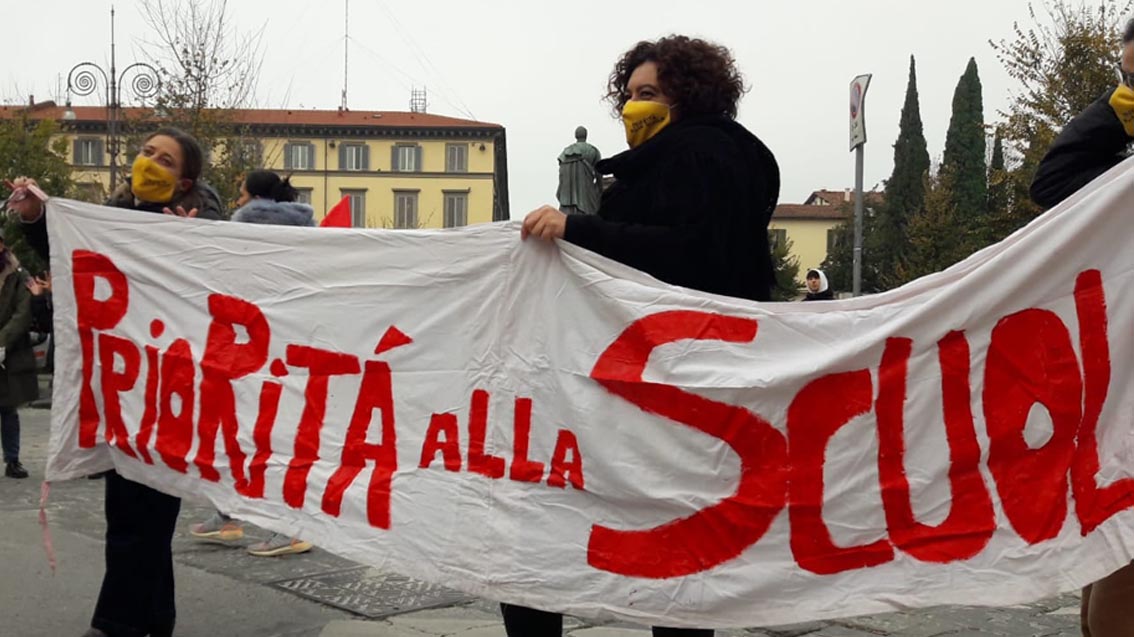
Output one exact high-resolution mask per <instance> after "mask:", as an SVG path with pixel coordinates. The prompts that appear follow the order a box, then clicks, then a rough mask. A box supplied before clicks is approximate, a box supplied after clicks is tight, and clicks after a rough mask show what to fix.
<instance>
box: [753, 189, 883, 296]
mask: <svg viewBox="0 0 1134 637" xmlns="http://www.w3.org/2000/svg"><path fill="white" fill-rule="evenodd" d="M865 201H866V204H867V206H868V207H870V206H874V205H877V203H878V202H880V201H881V193H877V192H869V193H866V197H865ZM853 215H854V195H853V194H852V193H851V192H850V191H837V190H817V191H815V192H813V193H811V196H810V197H808V198H807V201H806V202H804V203H802V204H780V205H778V206H776V210H775V212H774V213H773V214H772V221H771V223H769V224H768V229H769V230H770V231H771V233H772V240H773V241H774V242H783V241H789V240H790V241H791V244H792V245H791V255H792V256H794V257H796V258H797V259H799V269H800V277H801V278H802V276H803V273H804V272H806V271H807V270H810V269H812V268H818V267H820V266H821V265H822V263H823V261H824V260H826V259H827V254H828V253H830V251H831V250H832V249H833V248H834V247H835V242H836V241H838V240H839V232H838V227H839V226H840V225H841V224H842V223H843V222H844V221H847V220H849V219H851V218H853Z"/></svg>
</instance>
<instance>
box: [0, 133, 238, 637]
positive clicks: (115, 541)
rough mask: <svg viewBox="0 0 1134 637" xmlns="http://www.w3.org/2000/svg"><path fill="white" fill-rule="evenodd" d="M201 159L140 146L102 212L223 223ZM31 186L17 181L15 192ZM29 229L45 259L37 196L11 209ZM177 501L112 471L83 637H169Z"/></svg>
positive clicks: (148, 142)
mask: <svg viewBox="0 0 1134 637" xmlns="http://www.w3.org/2000/svg"><path fill="white" fill-rule="evenodd" d="M203 166H204V154H203V153H202V152H201V147H200V145H199V144H198V143H197V140H196V139H194V138H193V137H192V136H190V135H188V134H187V133H185V132H183V131H180V130H178V129H175V128H162V129H160V130H158V131H156V132H154V133H153V134H151V135H150V136H149V137H147V138H146V139H145V141H144V142H143V144H142V148H141V151H140V152H139V153H138V156H137V157H136V158H135V160H134V164H133V167H132V171H131V176H130V179H129V181H127V182H126V183H125V184H124V185H123V186H122V187H121V188H119V189H117V190H115V191H114V193H112V194H111V196H110V199H109V200H108V201H107V205H110V206H115V207H118V208H124V209H129V210H138V211H145V212H155V213H159V214H160V213H165V214H169V215H176V216H180V217H199V218H204V219H221V206H220V200H219V198H218V197H217V196H216V193H215V192H214V191H213V190H212V189H211V188H208V187H207V186H206V185H205V184H203V183H201V181H200V177H201V170H202V169H203ZM29 183H30V184H34V183H35V182H34V180H30V179H27V178H19V179H17V180H15V182H14V185H15V186H16V188H19V187H21V186H25V185H27V184H29ZM9 206H10V208H11V209H12V210H14V211H15V212H16V213H17V214H18V215H19V217H20V219H21V220H22V221H23V222H24V223H25V224H26V225H25V226H24V236H25V237H26V238H27V241H28V244H29V245H30V246H31V247H32V249H33V250H35V251H37V252H38V253H39V254H40V256H42V257H43V258H44V259H47V255H48V252H49V246H48V238H47V223H46V220H45V218H44V216H45V215H44V207H43V205H42V203H41V202H40V201H39V200H38V199H35V198H34V197H27V198H25V199H23V200H22V201H20V202H19V203H17V204H14V205H13V204H9ZM180 509H181V500H180V499H178V498H175V497H173V496H170V495H166V494H164V493H162V492H160V491H157V490H156V489H151V488H150V487H147V486H145V485H143V484H139V483H137V482H132V481H130V480H127V479H125V478H123V477H122V476H120V475H118V474H117V473H115V472H113V471H112V472H110V473H108V474H107V475H106V575H105V576H104V577H103V581H102V589H101V591H100V592H99V596H98V603H97V605H96V606H95V612H94V617H93V619H92V620H91V628H90V630H88V631H87V632H86V633H85V635H84V637H143V636H146V635H148V636H149V637H169V636H170V635H172V634H173V625H174V620H175V617H176V607H175V604H174V591H173V553H172V548H171V546H170V543H171V542H172V540H173V532H174V530H175V528H176V526H177V515H178V513H179V511H180Z"/></svg>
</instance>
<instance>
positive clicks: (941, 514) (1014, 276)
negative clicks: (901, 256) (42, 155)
mask: <svg viewBox="0 0 1134 637" xmlns="http://www.w3.org/2000/svg"><path fill="white" fill-rule="evenodd" d="M1132 200H1134V163H1130V162H1127V163H1125V164H1123V165H1122V166H1120V167H1119V168H1116V169H1115V170H1114V171H1112V172H1111V173H1109V174H1108V175H1106V176H1105V177H1103V178H1102V179H1100V180H1099V181H1098V182H1096V184H1095V185H1093V186H1091V187H1089V188H1088V189H1087V190H1086V191H1085V192H1084V193H1081V194H1080V195H1078V196H1076V197H1075V198H1074V199H1072V200H1071V201H1069V202H1067V203H1066V204H1065V205H1063V206H1061V207H1060V208H1057V209H1056V210H1054V211H1052V212H1050V213H1048V214H1047V215H1045V216H1043V217H1041V218H1039V219H1037V220H1036V221H1035V222H1034V223H1032V224H1031V225H1030V226H1028V227H1027V228H1026V229H1024V230H1022V231H1021V232H1019V233H1017V234H1015V235H1013V236H1012V237H1010V238H1009V239H1008V240H1006V241H1004V242H1003V243H1001V244H998V245H996V246H993V247H991V248H988V249H986V250H984V251H982V252H980V253H978V254H976V255H974V256H972V257H971V258H969V259H967V260H966V261H964V262H962V263H960V264H958V265H957V266H955V267H953V268H950V269H949V270H947V271H946V272H943V273H939V274H935V275H932V276H929V277H926V278H923V279H920V280H918V281H915V282H913V283H911V284H909V285H907V286H905V287H903V288H900V289H898V290H894V291H892V292H888V293H885V294H880V295H876V296H872V297H863V298H857V299H851V300H844V301H833V302H826V303H798V304H760V303H753V302H747V301H742V300H737V299H730V298H724V297H717V296H712V295H709V294H703V293H699V292H694V291H690V290H686V289H681V288H676V287H672V286H669V285H665V284H662V283H659V282H657V281H655V280H653V279H651V278H649V277H648V276H646V275H644V274H641V273H639V272H636V271H634V270H631V269H630V268H627V267H624V266H622V265H619V264H616V263H613V262H611V261H608V260H606V259H604V258H602V257H599V256H597V255H594V254H591V253H589V252H586V251H584V250H581V249H579V248H577V247H575V246H571V245H568V244H559V245H558V246H556V245H549V244H543V243H539V242H537V241H534V240H529V241H526V242H521V241H520V238H519V232H518V229H517V227H516V226H515V225H514V224H498V225H485V226H478V227H472V228H467V229H462V230H457V231H381V230H351V229H305V228H288V227H272V226H261V225H250V224H235V223H218V222H207V221H197V220H185V219H178V218H172V217H166V216H162V215H154V214H144V213H133V212H129V211H123V210H115V209H110V208H102V207H98V206H92V205H86V204H81V203H77V202H73V201H61V200H52V201H51V202H50V203H49V206H48V215H49V227H50V234H51V241H52V260H51V265H52V271H53V273H54V277H55V282H56V292H55V294H56V297H55V310H56V330H57V331H56V336H57V338H58V344H57V347H58V349H57V351H56V362H57V372H56V382H55V395H54V414H53V430H52V440H51V457H50V461H49V467H48V472H49V473H48V476H49V479H51V480H63V479H68V478H75V477H78V476H82V475H85V474H87V473H89V472H92V471H97V470H102V469H107V468H110V467H114V468H115V469H117V470H118V471H119V472H121V473H122V474H123V475H125V476H126V477H128V478H130V479H132V480H137V481H141V482H144V483H146V484H149V485H152V486H154V487H156V488H158V489H161V490H163V491H167V492H170V493H174V494H181V495H185V496H203V497H205V498H207V499H208V500H210V501H212V502H213V503H214V504H216V505H217V506H218V507H219V508H220V509H222V510H223V511H225V512H227V513H230V514H232V515H234V516H236V517H238V518H243V519H246V520H249V521H251V522H253V523H255V524H259V525H262V526H264V527H267V528H269V529H272V530H274V531H280V532H284V533H289V534H293V535H298V536H300V537H303V538H304V539H308V540H311V541H313V542H314V543H316V544H317V545H319V546H320V547H323V548H325V549H327V550H330V551H333V552H335V553H338V554H340V555H343V556H346V557H348V558H351V559H355V560H358V561H361V562H364V563H366V564H369V565H372V566H374V567H377V568H379V569H387V570H391V571H396V572H398V573H402V574H405V575H408V576H412V577H416V578H419V579H422V580H426V581H429V582H434V583H438V584H443V585H446V586H451V587H455V588H458V589H461V590H463V591H466V592H468V593H471V594H475V595H481V596H485V597H488V598H492V599H497V600H504V601H508V602H513V603H519V604H526V605H530V606H536V607H540V608H546V609H554V610H561V611H566V612H569V613H575V614H579V615H586V616H594V617H607V618H609V617H616V618H621V619H625V620H632V621H637V622H641V623H644V624H649V623H661V624H665V625H685V626H704V627H726V626H756V625H770V624H784V623H790V622H796V621H802V620H815V619H822V618H831V617H837V616H846V615H851V614H857V613H868V612H879V611H885V610H890V609H895V608H908V607H919V606H929V605H936V604H986V605H1007V604H1015V603H1022V602H1027V601H1029V600H1035V599H1038V598H1043V597H1046V596H1050V595H1054V594H1057V593H1060V592H1063V591H1068V590H1072V589H1075V588H1076V587H1078V586H1080V585H1082V584H1085V583H1087V582H1090V581H1092V580H1094V579H1096V578H1098V577H1100V576H1102V575H1104V574H1106V573H1107V572H1109V571H1111V570H1114V569H1116V568H1118V567H1119V566H1120V565H1122V564H1124V563H1126V562H1128V561H1130V560H1131V557H1132V555H1134V531H1132V528H1131V523H1132V522H1134V517H1132V513H1131V511H1130V507H1131V505H1132V504H1134V478H1132V476H1134V470H1132V469H1134V448H1132V444H1134V426H1132V424H1131V414H1132V413H1134V356H1132V353H1134V330H1132V329H1131V326H1132V325H1134V296H1132V295H1131V294H1129V292H1128V291H1129V290H1130V289H1131V285H1132V283H1134V281H1131V278H1132V276H1134V249H1132V246H1131V239H1130V237H1131V232H1130V230H1129V228H1128V227H1127V226H1128V225H1129V222H1128V219H1127V218H1128V216H1129V215H1128V214H1127V213H1128V212H1129V210H1130V202H1131V201H1132Z"/></svg>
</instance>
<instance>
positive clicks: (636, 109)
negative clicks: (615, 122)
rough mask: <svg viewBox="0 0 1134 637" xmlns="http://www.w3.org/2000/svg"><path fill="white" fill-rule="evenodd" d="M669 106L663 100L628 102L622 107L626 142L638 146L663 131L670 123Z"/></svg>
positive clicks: (631, 145) (632, 146)
mask: <svg viewBox="0 0 1134 637" xmlns="http://www.w3.org/2000/svg"><path fill="white" fill-rule="evenodd" d="M670 121H671V120H670V113H669V106H666V105H665V104H662V103H661V102H645V101H635V102H626V105H625V106H623V107H622V123H623V124H625V125H626V142H627V143H628V144H630V148H637V147H639V146H641V145H642V144H644V143H646V142H647V141H649V140H650V139H651V138H652V137H653V136H654V135H657V134H658V133H660V132H661V130H662V129H663V128H665V127H666V126H669V123H670Z"/></svg>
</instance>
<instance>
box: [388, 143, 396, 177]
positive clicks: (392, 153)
mask: <svg viewBox="0 0 1134 637" xmlns="http://www.w3.org/2000/svg"><path fill="white" fill-rule="evenodd" d="M390 170H391V171H392V172H397V171H398V145H397V144H394V145H393V146H391V147H390Z"/></svg>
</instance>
